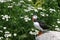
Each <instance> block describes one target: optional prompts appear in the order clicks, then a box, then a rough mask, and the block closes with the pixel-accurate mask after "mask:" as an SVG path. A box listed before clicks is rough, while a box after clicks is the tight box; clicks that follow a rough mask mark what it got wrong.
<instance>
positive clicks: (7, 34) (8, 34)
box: [4, 33, 12, 37]
mask: <svg viewBox="0 0 60 40" xmlns="http://www.w3.org/2000/svg"><path fill="white" fill-rule="evenodd" d="M4 36H5V37H11V36H12V35H11V34H10V33H6V34H5V35H4Z"/></svg>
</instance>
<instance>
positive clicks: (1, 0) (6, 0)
mask: <svg viewBox="0 0 60 40" xmlns="http://www.w3.org/2000/svg"><path fill="white" fill-rule="evenodd" d="M8 1H12V0H0V2H1V3H4V2H8Z"/></svg>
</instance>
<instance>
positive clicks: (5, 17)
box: [1, 15, 10, 21]
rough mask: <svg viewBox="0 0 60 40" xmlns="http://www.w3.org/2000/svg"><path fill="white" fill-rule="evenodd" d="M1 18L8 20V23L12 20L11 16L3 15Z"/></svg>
mask: <svg viewBox="0 0 60 40" xmlns="http://www.w3.org/2000/svg"><path fill="white" fill-rule="evenodd" d="M1 16H2V19H3V20H5V19H6V21H8V19H9V18H10V16H8V15H1Z"/></svg>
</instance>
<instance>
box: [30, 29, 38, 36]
mask: <svg viewBox="0 0 60 40" xmlns="http://www.w3.org/2000/svg"><path fill="white" fill-rule="evenodd" d="M38 32H39V31H38V30H34V32H33V31H30V32H29V34H31V35H37V34H38Z"/></svg>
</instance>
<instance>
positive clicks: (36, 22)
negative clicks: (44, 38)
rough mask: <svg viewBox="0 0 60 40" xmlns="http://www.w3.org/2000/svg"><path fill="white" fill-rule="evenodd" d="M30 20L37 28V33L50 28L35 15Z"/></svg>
mask: <svg viewBox="0 0 60 40" xmlns="http://www.w3.org/2000/svg"><path fill="white" fill-rule="evenodd" d="M32 21H33V25H34V27H35V28H36V29H38V30H39V33H38V35H41V34H42V33H45V32H46V31H47V30H48V29H49V28H50V27H49V26H48V25H47V24H46V23H45V22H43V21H41V20H38V17H37V15H33V16H32Z"/></svg>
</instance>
